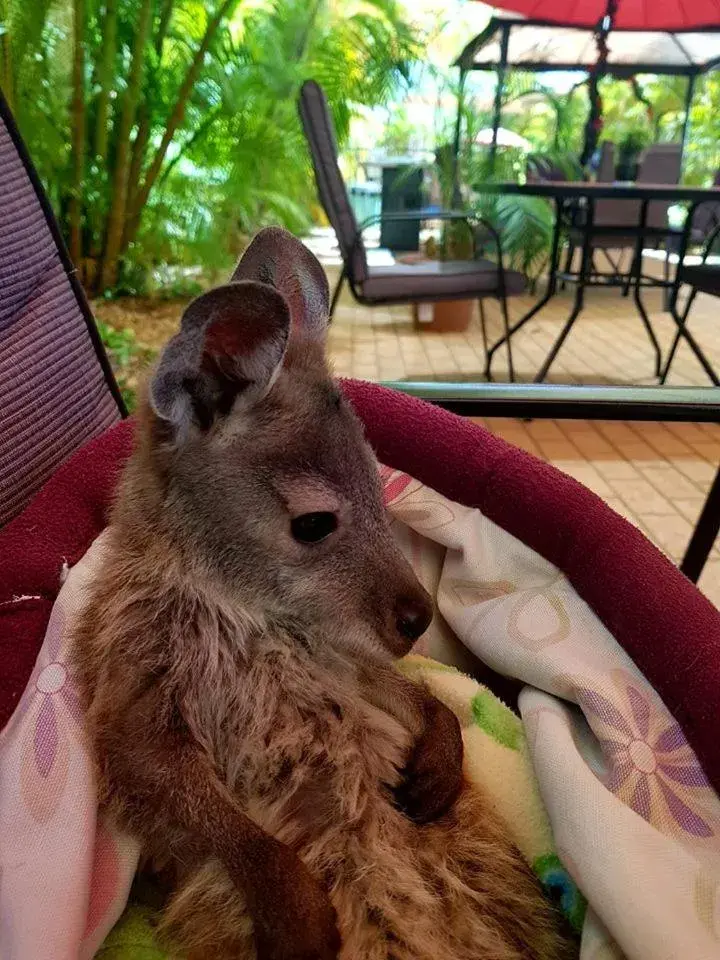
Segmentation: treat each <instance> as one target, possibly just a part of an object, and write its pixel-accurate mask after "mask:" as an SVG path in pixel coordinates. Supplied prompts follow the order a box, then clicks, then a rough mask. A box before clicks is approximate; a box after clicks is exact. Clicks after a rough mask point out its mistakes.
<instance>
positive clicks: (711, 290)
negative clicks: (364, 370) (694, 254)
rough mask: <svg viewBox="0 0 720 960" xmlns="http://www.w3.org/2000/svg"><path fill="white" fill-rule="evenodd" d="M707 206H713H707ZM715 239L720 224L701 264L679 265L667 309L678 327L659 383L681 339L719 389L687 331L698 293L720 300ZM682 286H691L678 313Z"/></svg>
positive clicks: (704, 359) (719, 279) (698, 347)
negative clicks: (688, 346) (678, 297)
mask: <svg viewBox="0 0 720 960" xmlns="http://www.w3.org/2000/svg"><path fill="white" fill-rule="evenodd" d="M708 206H711V207H714V206H715V204H708ZM718 238H720V223H717V224H716V226H715V228H714V229H713V230H712V231H711V232H710V235H709V236H708V238H707V240H706V242H705V249H704V250H703V252H702V259H701V262H700V263H692V264H690V263H684V262H683V263H680V264H679V265H678V268H677V274H676V277H675V289H674V295H673V297H672V299H671V302H670V310H671V312H672V314H673V317H674V318H675V322H676V323H677V324H678V328H677V330H676V332H675V338H674V339H673V342H672V346H671V347H670V353H669V354H668V358H667V360H666V361H665V367H664V368H663V370H662V372H661V374H660V383H665V381H666V380H667V377H668V374H669V373H670V367H671V366H672V362H673V360H674V359H675V354H676V353H677V348H678V346H679V345H680V340H681V338H683V337H684V338H685V340H687V342H688V343H689V344H690V346H691V348H692V350H693V352H694V353H695V356H696V357H697V359H698V361H699V362H700V364H701V365H702V367H703V369H704V370H705V372H706V373H707V375H708V377H709V378H710V380H711V381H712V382H713V384H714V385H715V386H716V387H717V386H720V379H718V376H717V373H716V372H715V370H714V369H713V367H712V364H711V363H710V361H709V360H708V359H707V357H706V356H705V353H704V352H703V351H702V350H701V349H700V346H699V345H698V344H697V341H696V340H695V339H694V338H693V336H692V335H691V334H690V332H689V331H688V329H687V323H688V319H689V316H690V311H691V310H692V307H693V304H694V303H695V299H696V297H697V295H698V293H707V294H709V295H710V296H712V297H720V258H718V256H717V255H716V254H715V255H714V254H713V251H714V250H715V249H716V247H717V243H718ZM683 285H687V286H689V287H690V295H689V297H688V299H687V303H686V304H685V308H684V309H683V312H682V314H681V313H680V312H679V311H678V306H677V294H678V292H679V290H680V287H681V286H683Z"/></svg>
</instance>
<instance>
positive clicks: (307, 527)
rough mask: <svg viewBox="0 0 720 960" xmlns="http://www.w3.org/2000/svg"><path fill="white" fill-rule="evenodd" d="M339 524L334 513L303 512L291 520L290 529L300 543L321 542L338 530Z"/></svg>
mask: <svg viewBox="0 0 720 960" xmlns="http://www.w3.org/2000/svg"><path fill="white" fill-rule="evenodd" d="M337 525H338V521H337V517H336V516H335V514H334V513H329V512H327V511H323V512H319V513H303V514H302V515H301V516H299V517H295V519H294V520H292V521H291V523H290V530H291V531H292V535H293V537H294V538H295V539H296V540H297V542H298V543H319V542H320V541H321V540H324V539H325V537H329V536H330V534H331V533H333V532H334V531H335V530H337Z"/></svg>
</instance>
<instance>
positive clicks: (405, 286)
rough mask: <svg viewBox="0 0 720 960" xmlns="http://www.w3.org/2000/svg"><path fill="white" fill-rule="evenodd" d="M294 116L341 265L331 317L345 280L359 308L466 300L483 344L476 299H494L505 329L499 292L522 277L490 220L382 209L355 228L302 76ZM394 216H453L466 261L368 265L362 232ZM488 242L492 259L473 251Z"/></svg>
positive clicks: (331, 142)
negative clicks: (510, 266)
mask: <svg viewBox="0 0 720 960" xmlns="http://www.w3.org/2000/svg"><path fill="white" fill-rule="evenodd" d="M299 111H300V119H301V121H302V125H303V129H304V131H305V136H306V138H307V142H308V146H309V148H310V154H311V157H312V163H313V169H314V172H315V181H316V184H317V189H318V194H319V196H320V201H321V203H322V205H323V209H324V210H325V214H326V216H327V218H328V220H329V222H330V225H331V226H332V227H333V229H334V230H335V234H336V236H337V241H338V246H339V247H340V254H341V256H342V260H343V267H342V271H341V273H340V278H339V280H338V283H337V286H336V287H335V290H334V292H333V296H332V302H331V306H330V317H331V318H332V316H333V313H334V311H335V307H336V306H337V302H338V299H339V297H340V293H341V291H342V287H343V284H344V283H345V281H347V282H348V284H349V286H350V290H351V291H352V294H353V296H354V297H355V299H356V300H357V301H358V303H361V304H363V305H365V306H370V307H372V306H380V305H383V304H413V303H437V302H439V301H444V300H473V299H477V301H478V303H479V305H480V320H481V326H482V334H483V343H484V347H485V351H486V353H487V347H488V340H487V329H486V323H485V314H484V310H483V300H484V299H486V298H488V297H490V298H493V299H495V300H498V302H499V303H500V309H501V312H502V319H503V323H504V326H505V331H506V332H507V331H508V330H509V326H510V324H509V318H508V309H507V297H508V296H513V295H516V294H520V293H522V292H523V291H524V290H525V277H524V276H523V275H522V274H521V273H518V272H517V271H515V270H506V269H505V267H504V265H503V258H502V247H501V244H500V238H499V236H498V234H497V231H496V230H495V229H494V228H493V227H492V225H491V224H489V223H487V221H485V220H483V219H482V218H480V217H477V216H475V215H473V214H471V213H465V212H461V211H454V210H441V211H438V210H434V209H433V210H416V211H403V212H401V213H386V214H381V215H380V216H379V217H373V218H371V219H369V220H366V221H365V222H364V223H363V224H361V225H358V224H357V222H356V220H355V215H354V213H353V210H352V207H351V205H350V200H349V197H348V191H347V188H346V186H345V182H344V180H343V177H342V173H341V172H340V167H339V166H338V148H337V141H336V137H335V130H334V126H333V122H332V117H331V115H330V110H329V109H328V104H327V100H326V99H325V94H324V93H323V90H322V88H321V87H320V85H319V84H318V83H316V82H315V81H314V80H308V81H306V82H305V83H304V84H303V86H302V89H301V91H300V100H299ZM393 220H396V221H399V220H415V221H421V222H431V221H459V222H464V223H466V224H467V227H468V230H469V231H471V233H472V237H473V249H474V257H473V259H471V260H448V261H436V260H430V261H424V262H421V263H412V264H406V263H394V264H392V265H390V266H374V265H372V264H369V263H368V258H367V251H366V247H365V242H364V238H363V232H364V231H365V230H366V229H367V228H368V227H371V226H374V225H377V224H378V223H383V222H390V221H393ZM486 246H492V247H493V248H494V253H495V256H496V258H497V259H496V260H494V261H493V260H490V259H486V258H485V257H483V256H481V255H480V254H481V252H482V250H483V248H484V247H486ZM507 352H508V365H509V372H510V380H511V381H514V380H515V372H514V368H513V362H512V350H511V347H510V339H509V338H508V340H507Z"/></svg>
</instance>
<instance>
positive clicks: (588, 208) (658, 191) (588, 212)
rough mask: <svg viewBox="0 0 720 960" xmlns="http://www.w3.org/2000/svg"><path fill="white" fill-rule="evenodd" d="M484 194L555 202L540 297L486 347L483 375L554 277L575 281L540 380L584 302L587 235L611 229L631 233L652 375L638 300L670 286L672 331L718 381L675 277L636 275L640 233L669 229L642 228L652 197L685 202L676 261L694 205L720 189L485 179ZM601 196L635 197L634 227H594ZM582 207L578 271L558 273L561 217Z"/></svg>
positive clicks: (717, 196)
mask: <svg viewBox="0 0 720 960" xmlns="http://www.w3.org/2000/svg"><path fill="white" fill-rule="evenodd" d="M481 192H482V193H484V194H497V193H502V194H508V195H511V194H514V195H517V196H533V197H546V198H547V199H548V200H552V201H553V202H554V204H555V225H554V229H553V239H552V245H551V252H550V262H549V271H548V284H547V289H546V291H545V295H544V296H543V297H542V298H541V299H540V300H539V301H538V302H537V303H536V304H535V306H533V307H532V309H531V310H529V311H528V312H527V313H526V314H525V315H524V316H523V317H521V318H520V320H518V321H517V322H516V323H514V324H513V325H512V326H511V327H510V330H509V332H508V333H507V335H505V336H503V337H501V338H500V339H499V340H498V341H497V342H496V343H494V344H493V345H492V346H491V347H490V348H489V350H488V360H487V369H486V374H487V376H488V379H490V374H491V366H492V358H493V356H494V354H495V351H496V350H498V348H499V347H501V346H502V345H503V344H504V343H505V342H506V340H507V338H508V337H512V335H513V334H514V333H516V332H517V331H518V330H520V329H521V327H524V326H525V324H526V323H527V322H528V321H529V320H532V318H533V317H534V316H535V315H536V314H537V313H539V311H540V310H542V309H543V307H545V306H546V305H547V303H548V302H549V301H550V300H551V299H552V298H553V297H554V296H555V295H556V294H557V292H558V281H559V280H562V281H564V282H570V283H575V284H576V290H575V302H574V304H573V307H572V310H571V311H570V314H569V316H568V318H567V320H566V322H565V325H564V326H563V328H562V330H561V331H560V334H559V335H558V337H557V339H556V340H555V343H554V344H553V346H552V348H551V350H550V352H549V354H548V355H547V357H546V358H545V361H544V363H543V365H542V367H541V368H540V370H539V371H538V373H537V374H536V376H535V382H536V383H542V381H543V380H544V379H545V377H546V376H547V374H548V371H549V370H550V367H551V366H552V364H553V362H554V360H555V358H556V357H557V355H558V353H559V351H560V349H561V347H562V345H563V343H564V342H565V340H566V338H567V336H568V334H569V333H570V331H571V329H572V327H573V325H574V323H575V321H576V320H577V318H578V317H579V316H580V314H581V312H582V310H583V307H584V304H585V287H586V286H587V285H588V283H589V282H590V279H591V274H592V255H593V237H595V236H598V235H599V234H602V235H604V236H607V235H612V234H613V233H616V234H617V235H618V236H623V237H627V236H628V234H631V235H633V236H636V238H637V239H636V244H635V257H634V261H633V269H632V281H631V282H632V286H633V299H634V302H635V305H636V307H637V310H638V313H639V314H640V317H641V319H642V322H643V325H644V326H645V329H646V331H647V334H648V337H649V338H650V342H651V343H652V346H653V349H654V351H655V373H656V376H658V377H659V376H660V371H661V367H662V356H661V352H660V345H659V343H658V340H657V337H656V336H655V332H654V330H653V328H652V324H651V323H650V318H649V316H648V313H647V310H646V309H645V305H644V303H643V299H642V289H643V287H647V286H652V287H663V288H665V289H669V290H670V297H669V300H668V303H667V308H668V310H669V312H670V314H671V316H672V318H673V320H674V322H675V323H676V324H677V327H678V330H679V332H680V334H681V336H682V337H683V338H684V340H685V341H686V342H687V344H688V346H689V347H690V349H691V350H692V351H693V353H694V354H695V356H696V357H697V358H698V360H699V361H700V363H701V365H702V367H703V369H704V370H705V372H706V373H707V375H708V377H709V378H710V380H711V381H712V382H713V384H715V386H718V385H720V379H718V375H717V374H716V372H715V370H714V369H713V367H712V365H711V364H710V361H709V360H708V358H707V357H706V356H705V354H704V352H703V351H702V349H701V348H700V345H699V344H698V342H697V341H696V340H695V338H694V337H693V336H692V334H691V333H689V332H688V330H687V329H686V327H685V324H684V323H683V321H682V319H681V317H680V315H679V313H678V310H677V297H678V292H679V287H680V283H679V279H678V277H677V275H676V277H675V279H674V280H661V279H656V278H649V277H644V276H643V273H642V251H643V243H644V240H645V239H646V237H648V236H653V237H656V238H657V237H658V236H668V235H670V234H672V233H673V232H674V231H673V230H672V228H671V227H669V226H668V227H667V229H665V228H661V229H659V228H657V227H648V226H647V213H648V205H649V204H650V203H651V202H652V201H656V200H660V201H665V202H667V203H671V204H677V203H685V204H687V205H688V206H689V209H688V214H687V217H686V219H685V225H684V227H683V229H682V234H681V239H680V244H679V252H678V258H679V262H682V260H683V258H684V257H685V254H686V252H687V248H688V244H689V241H690V233H691V228H692V222H693V216H694V213H695V210H696V209H697V207H699V206H700V205H701V204H703V203H709V202H712V203H718V202H720V188H717V187H711V188H703V187H692V186H685V185H682V184H652V183H641V184H640V183H585V182H574V181H573V182H571V181H567V182H563V181H542V182H536V183H488V184H484V185H483V187H482V190H481ZM601 199H612V200H635V201H639V204H640V211H639V216H638V223H637V227H632V226H631V227H629V226H628V225H627V224H625V225H624V226H618V227H613V226H612V225H606V224H604V223H603V224H602V225H598V227H597V228H596V229H595V230H594V229H593V227H594V217H595V203H596V201H597V200H601ZM580 203H581V204H582V205H583V210H584V213H585V219H584V222H583V226H582V230H583V232H584V236H583V245H582V259H581V265H580V271H579V273H577V274H571V273H562V272H561V271H560V255H561V249H560V247H561V244H560V241H561V237H562V233H563V230H564V229H566V228H567V227H568V223H567V220H566V213H567V211H568V210H569V209H570V208H572V209H575V210H576V209H577V207H578V204H580Z"/></svg>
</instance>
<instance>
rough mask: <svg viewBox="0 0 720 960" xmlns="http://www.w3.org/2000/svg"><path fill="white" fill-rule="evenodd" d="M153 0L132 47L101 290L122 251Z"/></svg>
mask: <svg viewBox="0 0 720 960" xmlns="http://www.w3.org/2000/svg"><path fill="white" fill-rule="evenodd" d="M151 14H152V0H143V3H142V6H141V8H140V13H139V16H138V22H137V27H136V31H135V43H134V44H133V53H132V61H131V64H130V75H129V77H128V84H127V90H126V91H125V97H124V100H123V105H122V112H121V114H120V122H119V125H118V127H117V149H116V153H115V170H114V173H113V180H112V190H111V204H110V213H109V214H108V222H107V232H106V235H105V251H104V254H103V259H102V269H101V271H100V289H101V290H105V289H107V288H108V287H112V286H114V285H115V284H116V283H117V275H118V258H119V256H120V252H121V245H122V235H123V226H124V221H125V216H126V213H127V194H128V174H129V167H130V134H131V132H132V128H133V124H134V123H135V114H136V112H137V105H138V100H139V97H140V87H141V83H142V76H143V66H144V63H145V47H146V45H147V41H148V34H149V32H150V22H151Z"/></svg>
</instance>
